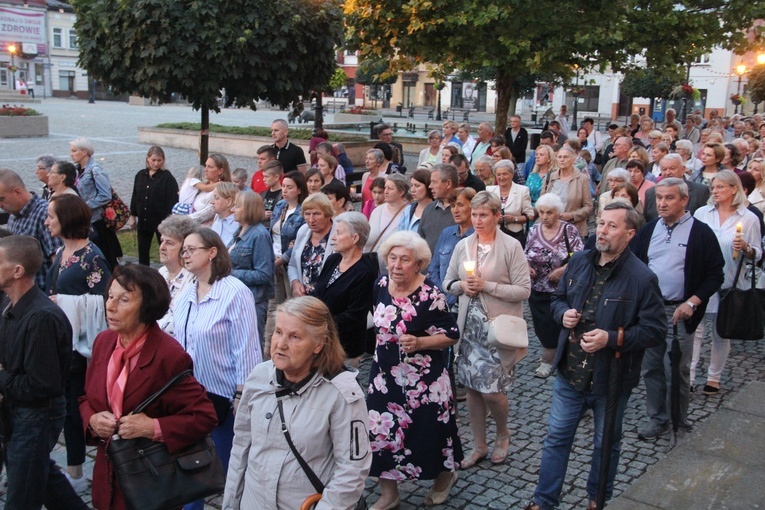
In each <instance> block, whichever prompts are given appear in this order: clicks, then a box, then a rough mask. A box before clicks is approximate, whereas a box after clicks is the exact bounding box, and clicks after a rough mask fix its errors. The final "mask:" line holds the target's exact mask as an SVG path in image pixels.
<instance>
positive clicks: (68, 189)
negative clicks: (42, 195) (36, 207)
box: [48, 161, 79, 200]
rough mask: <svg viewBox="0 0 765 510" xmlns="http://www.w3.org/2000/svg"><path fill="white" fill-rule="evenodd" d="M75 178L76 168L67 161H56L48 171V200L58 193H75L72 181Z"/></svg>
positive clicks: (73, 181)
mask: <svg viewBox="0 0 765 510" xmlns="http://www.w3.org/2000/svg"><path fill="white" fill-rule="evenodd" d="M76 180H77V168H76V167H75V166H74V165H73V164H71V163H70V162H68V161H56V162H55V163H53V166H52V167H51V169H50V172H48V189H49V190H50V196H49V197H48V199H49V200H50V199H51V198H53V197H56V196H59V195H66V194H69V195H77V196H79V194H78V193H77V189H75V186H74V183H75V181H76Z"/></svg>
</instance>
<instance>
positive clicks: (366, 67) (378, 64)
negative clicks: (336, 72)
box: [355, 58, 397, 108]
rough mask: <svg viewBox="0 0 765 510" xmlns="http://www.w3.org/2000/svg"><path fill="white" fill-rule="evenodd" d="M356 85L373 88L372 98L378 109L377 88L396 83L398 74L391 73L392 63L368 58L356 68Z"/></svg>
mask: <svg viewBox="0 0 765 510" xmlns="http://www.w3.org/2000/svg"><path fill="white" fill-rule="evenodd" d="M355 79H356V83H358V84H360V85H366V86H368V87H372V96H373V97H374V98H375V108H377V87H379V86H380V85H390V84H392V83H396V79H397V76H396V73H395V72H393V71H391V68H390V63H389V62H388V61H387V60H383V59H380V58H368V59H365V60H362V61H361V62H359V65H358V67H357V68H356V78H355Z"/></svg>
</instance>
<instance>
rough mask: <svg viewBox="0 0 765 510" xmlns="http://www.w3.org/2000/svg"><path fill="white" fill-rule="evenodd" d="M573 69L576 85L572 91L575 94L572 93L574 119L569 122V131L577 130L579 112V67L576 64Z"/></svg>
mask: <svg viewBox="0 0 765 510" xmlns="http://www.w3.org/2000/svg"><path fill="white" fill-rule="evenodd" d="M574 69H576V84H575V85H574V87H575V89H574V90H575V92H574V118H573V119H572V122H571V129H574V130H575V129H577V126H576V114H577V113H578V111H579V65H578V64H574Z"/></svg>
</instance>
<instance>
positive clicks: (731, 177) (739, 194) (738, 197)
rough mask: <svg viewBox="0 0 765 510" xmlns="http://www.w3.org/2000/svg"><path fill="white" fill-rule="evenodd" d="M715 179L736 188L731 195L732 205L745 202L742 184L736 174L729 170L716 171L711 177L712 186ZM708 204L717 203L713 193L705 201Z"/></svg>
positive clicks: (735, 205)
mask: <svg viewBox="0 0 765 510" xmlns="http://www.w3.org/2000/svg"><path fill="white" fill-rule="evenodd" d="M715 180H720V181H722V182H724V183H726V184H730V185H731V186H735V188H736V194H735V195H733V202H731V204H730V205H731V206H732V207H738V206H740V205H742V204H745V203H746V200H747V198H746V193H744V186H743V185H742V184H741V179H739V177H738V175H736V174H735V173H734V172H733V171H731V170H722V171H720V172H717V173H716V174H715V176H714V177H712V184H710V186H712V185H713V184H714V182H715ZM707 203H708V204H709V205H717V202H715V198H714V196H713V195H710V196H709V202H707Z"/></svg>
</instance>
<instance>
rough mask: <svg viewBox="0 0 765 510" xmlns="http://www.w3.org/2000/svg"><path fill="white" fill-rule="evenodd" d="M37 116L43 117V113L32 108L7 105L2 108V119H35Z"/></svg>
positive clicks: (0, 115) (0, 112) (0, 107)
mask: <svg viewBox="0 0 765 510" xmlns="http://www.w3.org/2000/svg"><path fill="white" fill-rule="evenodd" d="M37 115H42V113H40V112H38V111H37V110H34V109H32V108H24V107H23V106H16V105H13V106H11V105H7V104H4V105H3V106H0V117H34V116H37Z"/></svg>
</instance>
